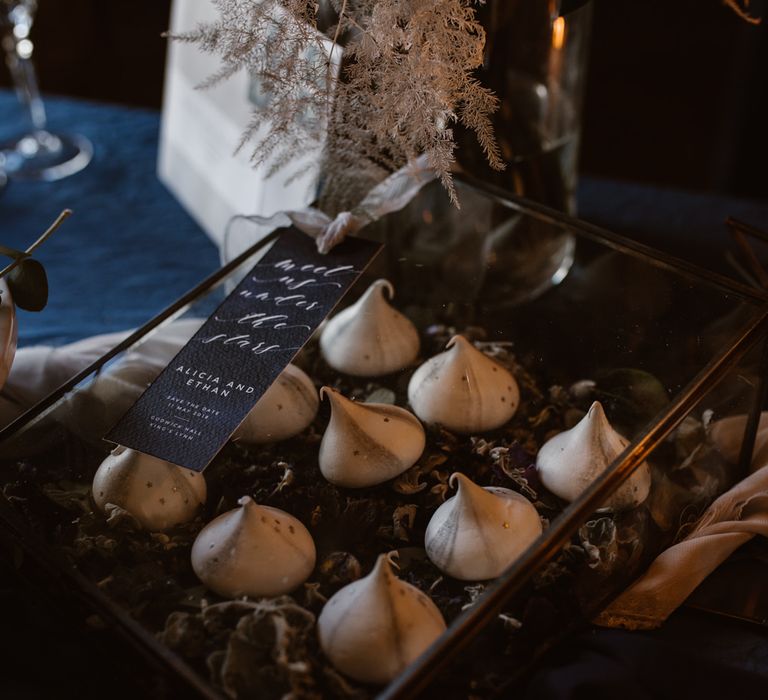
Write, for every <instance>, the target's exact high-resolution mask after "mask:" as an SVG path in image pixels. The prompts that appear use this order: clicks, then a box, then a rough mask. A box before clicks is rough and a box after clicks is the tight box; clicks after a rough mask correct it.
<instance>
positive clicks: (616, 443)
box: [536, 401, 651, 510]
mask: <svg viewBox="0 0 768 700" xmlns="http://www.w3.org/2000/svg"><path fill="white" fill-rule="evenodd" d="M628 444H629V441H628V440H626V439H625V438H623V437H622V436H621V435H619V433H617V432H616V431H615V430H614V429H613V427H612V426H611V424H610V423H609V422H608V418H606V416H605V412H604V411H603V407H602V405H601V404H600V402H599V401H595V402H594V403H593V404H592V406H591V407H590V409H589V411H588V412H587V415H585V416H584V417H583V418H582V419H581V420H580V421H579V422H578V423H577V424H576V425H575V426H574V427H573V428H571V429H570V430H565V431H563V432H562V433H559V434H558V435H555V436H554V437H553V438H551V439H549V440H548V441H547V442H545V443H544V445H543V446H542V447H541V449H540V450H539V454H538V455H537V457H536V467H537V469H538V471H539V478H540V479H541V482H542V483H543V484H544V486H546V487H547V488H548V489H549V490H550V491H551V492H552V493H554V494H555V495H557V496H560V498H563V499H565V500H566V501H574V500H576V498H578V497H579V495H580V494H581V493H582V492H583V491H584V490H585V489H586V488H587V487H588V486H589V485H590V484H591V483H592V482H593V481H594V480H595V479H596V478H597V477H598V476H600V474H602V473H603V472H604V471H605V470H606V469H607V468H608V466H609V465H610V464H611V462H613V460H614V459H616V457H618V456H619V454H620V453H621V452H623V451H624V449H625V448H626V446H627V445H628ZM650 488H651V470H650V467H649V466H648V463H647V462H643V464H641V465H640V466H639V467H638V468H637V469H636V470H635V472H634V473H633V474H632V476H630V477H629V479H627V480H626V481H625V482H624V483H623V484H622V485H621V486H620V487H619V488H618V489H617V490H616V492H615V493H614V494H613V495H612V496H611V497H610V498H609V499H608V500H607V501H606V502H605V504H604V506H603V507H604V508H606V509H609V510H625V509H627V508H634V507H635V506H638V505H640V504H641V503H642V502H643V501H645V499H646V498H647V497H648V492H649V491H650Z"/></svg>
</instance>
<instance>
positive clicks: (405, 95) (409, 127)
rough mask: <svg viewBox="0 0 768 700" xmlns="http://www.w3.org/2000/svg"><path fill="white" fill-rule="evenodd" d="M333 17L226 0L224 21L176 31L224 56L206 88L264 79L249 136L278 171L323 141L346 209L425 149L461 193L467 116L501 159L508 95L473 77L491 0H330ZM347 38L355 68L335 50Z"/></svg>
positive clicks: (304, 0) (311, 5)
mask: <svg viewBox="0 0 768 700" xmlns="http://www.w3.org/2000/svg"><path fill="white" fill-rule="evenodd" d="M329 1H330V4H331V6H332V8H333V9H334V10H335V12H336V18H335V19H334V23H333V24H332V25H331V26H329V27H325V28H324V29H325V36H324V35H322V34H321V33H320V32H318V31H317V29H316V27H317V12H318V5H317V4H316V3H315V2H314V1H313V0H215V5H216V7H217V9H218V12H219V19H218V20H217V21H216V22H214V23H211V24H204V25H201V26H199V27H198V28H197V29H196V30H195V31H193V32H190V33H187V34H182V35H179V36H175V37H173V38H175V39H177V40H181V41H187V42H194V43H196V44H198V45H199V46H200V48H201V49H202V50H203V51H206V52H209V53H214V54H217V55H218V56H220V57H221V60H222V67H221V69H220V70H219V71H217V72H216V73H215V74H214V75H213V76H211V77H210V78H209V79H208V80H206V81H205V83H204V86H207V85H212V84H215V83H217V82H218V81H220V80H224V79H226V78H228V77H230V76H231V75H233V74H234V73H236V72H238V71H240V70H247V71H249V72H251V73H252V74H253V75H254V76H255V77H257V78H258V80H259V82H260V86H261V88H262V90H263V92H264V93H266V94H267V95H268V102H267V104H265V105H263V106H261V107H258V106H257V107H255V113H254V117H253V119H252V120H251V123H250V124H249V125H248V127H247V129H246V131H245V133H244V134H243V140H242V143H241V146H243V145H245V144H246V143H249V142H250V143H252V144H253V150H252V154H251V156H252V160H253V161H254V163H255V164H259V165H260V164H268V166H269V170H270V172H274V171H276V170H278V169H280V168H283V167H285V166H287V165H288V164H289V163H290V162H291V161H292V160H293V159H294V158H295V157H298V156H303V155H305V154H306V153H307V152H308V151H310V150H317V149H319V148H321V146H322V147H323V148H324V162H323V166H322V168H323V172H324V174H326V175H327V177H328V182H327V183H326V201H327V202H328V207H329V208H331V209H337V208H339V207H342V206H346V205H347V201H342V200H349V199H352V200H354V198H355V197H358V196H360V195H361V194H364V192H365V188H367V187H370V186H371V185H372V184H374V183H375V182H376V181H378V180H381V179H382V178H383V177H386V175H387V174H389V172H391V171H393V170H396V169H397V168H399V167H402V166H403V165H405V164H406V163H407V162H408V161H409V160H412V159H414V158H415V157H417V156H419V155H420V154H426V155H427V157H428V160H429V163H430V164H431V166H432V167H434V168H435V170H436V171H437V173H438V174H439V176H440V178H441V180H442V181H443V184H444V185H445V186H446V188H447V189H448V191H449V193H450V195H451V197H452V199H454V200H455V191H454V188H453V182H452V180H451V166H452V164H453V162H454V150H455V143H454V138H453V130H452V125H453V124H454V123H456V122H459V123H461V124H463V125H465V126H466V127H468V128H469V129H472V130H473V131H474V132H475V133H476V134H477V138H478V141H479V143H480V145H481V147H482V149H483V151H484V153H485V154H486V156H487V158H488V161H489V163H490V164H491V165H492V166H493V167H494V168H497V169H502V168H503V167H504V163H503V161H502V159H501V156H500V152H499V148H498V145H497V144H496V140H495V138H494V134H493V128H492V125H491V120H490V115H491V114H492V113H493V112H494V111H495V109H496V108H497V106H498V100H497V99H496V97H495V96H494V95H493V93H491V92H490V91H489V90H487V89H486V88H484V87H483V86H482V85H480V84H479V82H478V81H477V80H476V79H475V78H474V77H473V75H472V73H473V71H474V70H475V69H476V68H478V67H479V66H480V65H481V63H482V60H483V49H484V45H485V32H484V30H483V28H482V26H481V25H480V23H479V22H478V21H477V18H476V16H475V9H474V6H475V4H476V2H479V1H482V0H329ZM342 37H343V38H344V40H345V43H346V45H345V48H344V68H343V69H342V70H341V71H340V72H339V71H336V70H335V69H334V63H333V61H332V60H330V58H329V56H328V55H329V43H328V38H331V39H332V48H330V52H331V53H332V54H336V52H339V51H340V49H339V47H338V46H337V43H338V42H339V40H340V39H341V38H342Z"/></svg>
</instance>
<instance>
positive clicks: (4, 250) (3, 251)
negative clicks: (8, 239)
mask: <svg viewBox="0 0 768 700" xmlns="http://www.w3.org/2000/svg"><path fill="white" fill-rule="evenodd" d="M0 255H5V257H6V258H11V259H12V260H22V259H24V258H28V257H29V253H25V252H24V251H23V250H16V248H9V247H8V246H6V245H0Z"/></svg>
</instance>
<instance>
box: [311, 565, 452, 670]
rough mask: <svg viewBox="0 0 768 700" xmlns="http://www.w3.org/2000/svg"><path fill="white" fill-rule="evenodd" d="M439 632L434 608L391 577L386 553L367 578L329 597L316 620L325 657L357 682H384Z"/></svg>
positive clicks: (440, 620)
mask: <svg viewBox="0 0 768 700" xmlns="http://www.w3.org/2000/svg"><path fill="white" fill-rule="evenodd" d="M445 628H446V627H445V620H443V616H442V615H441V614H440V611H439V610H438V609H437V606H436V605H435V604H434V603H433V602H432V601H431V600H430V599H429V598H428V597H427V596H426V595H425V594H424V593H422V592H421V591H420V590H419V589H418V588H416V587H415V586H412V585H411V584H409V583H406V582H405V581H401V580H400V579H399V578H397V576H395V574H394V572H393V571H392V565H391V563H390V561H389V558H388V556H387V555H386V554H382V555H381V556H379V558H378V559H377V561H376V565H375V566H374V567H373V571H371V573H370V574H368V576H366V577H365V578H362V579H359V580H358V581H354V582H352V583H350V584H349V585H347V586H345V587H344V588H342V589H341V590H340V591H338V592H337V593H336V594H335V595H333V596H332V597H331V598H330V599H329V600H328V602H327V603H326V604H325V607H323V610H322V612H321V613H320V617H319V618H318V620H317V631H318V635H319V638H320V646H321V647H322V650H323V652H324V653H325V655H326V656H327V657H328V658H329V659H330V660H331V663H332V664H333V665H334V666H335V667H336V668H337V669H339V671H341V672H342V673H345V674H347V675H348V676H350V677H351V678H354V679H355V680H357V681H360V682H362V683H379V684H383V683H388V682H389V681H391V680H392V679H393V678H395V677H396V676H397V675H398V674H399V673H400V672H401V671H403V669H405V668H406V667H407V666H408V665H409V664H410V663H411V662H412V661H414V660H415V659H416V658H417V657H418V656H419V655H420V654H422V653H423V652H424V651H425V650H426V648H427V647H428V646H429V645H430V644H432V642H434V641H435V639H437V637H439V636H440V635H441V634H442V633H443V632H444V631H445Z"/></svg>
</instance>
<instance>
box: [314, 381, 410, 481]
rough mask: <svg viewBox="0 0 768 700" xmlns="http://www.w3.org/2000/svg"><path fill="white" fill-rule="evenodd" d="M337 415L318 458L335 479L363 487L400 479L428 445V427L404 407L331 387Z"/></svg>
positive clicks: (324, 391)
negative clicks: (366, 399)
mask: <svg viewBox="0 0 768 700" xmlns="http://www.w3.org/2000/svg"><path fill="white" fill-rule="evenodd" d="M320 395H321V396H322V397H326V398H327V399H328V400H329V401H330V403H331V420H330V422H329V423H328V427H327V428H326V430H325V434H324V435H323V440H322V442H321V443H320V454H319V456H318V463H319V465H320V471H321V472H322V474H323V476H324V477H325V478H326V479H327V480H328V481H330V482H331V483H332V484H336V485H338V486H345V487H347V488H363V487H366V486H373V485H375V484H380V483H382V482H384V481H388V480H389V479H394V478H395V477H396V476H399V475H400V474H402V473H403V472H404V471H406V470H407V469H410V468H411V467H412V466H413V465H414V464H415V463H416V461H417V460H418V459H419V457H421V453H422V452H423V451H424V445H425V436H424V428H423V427H422V425H421V423H420V422H419V419H418V418H416V416H414V415H413V414H412V413H410V412H409V411H406V410H405V409H404V408H399V407H398V406H391V405H389V404H383V403H358V402H356V401H350V400H349V399H347V398H345V397H344V396H342V395H341V394H340V393H339V392H337V391H334V390H333V389H331V388H330V387H323V388H322V389H321V390H320Z"/></svg>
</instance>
